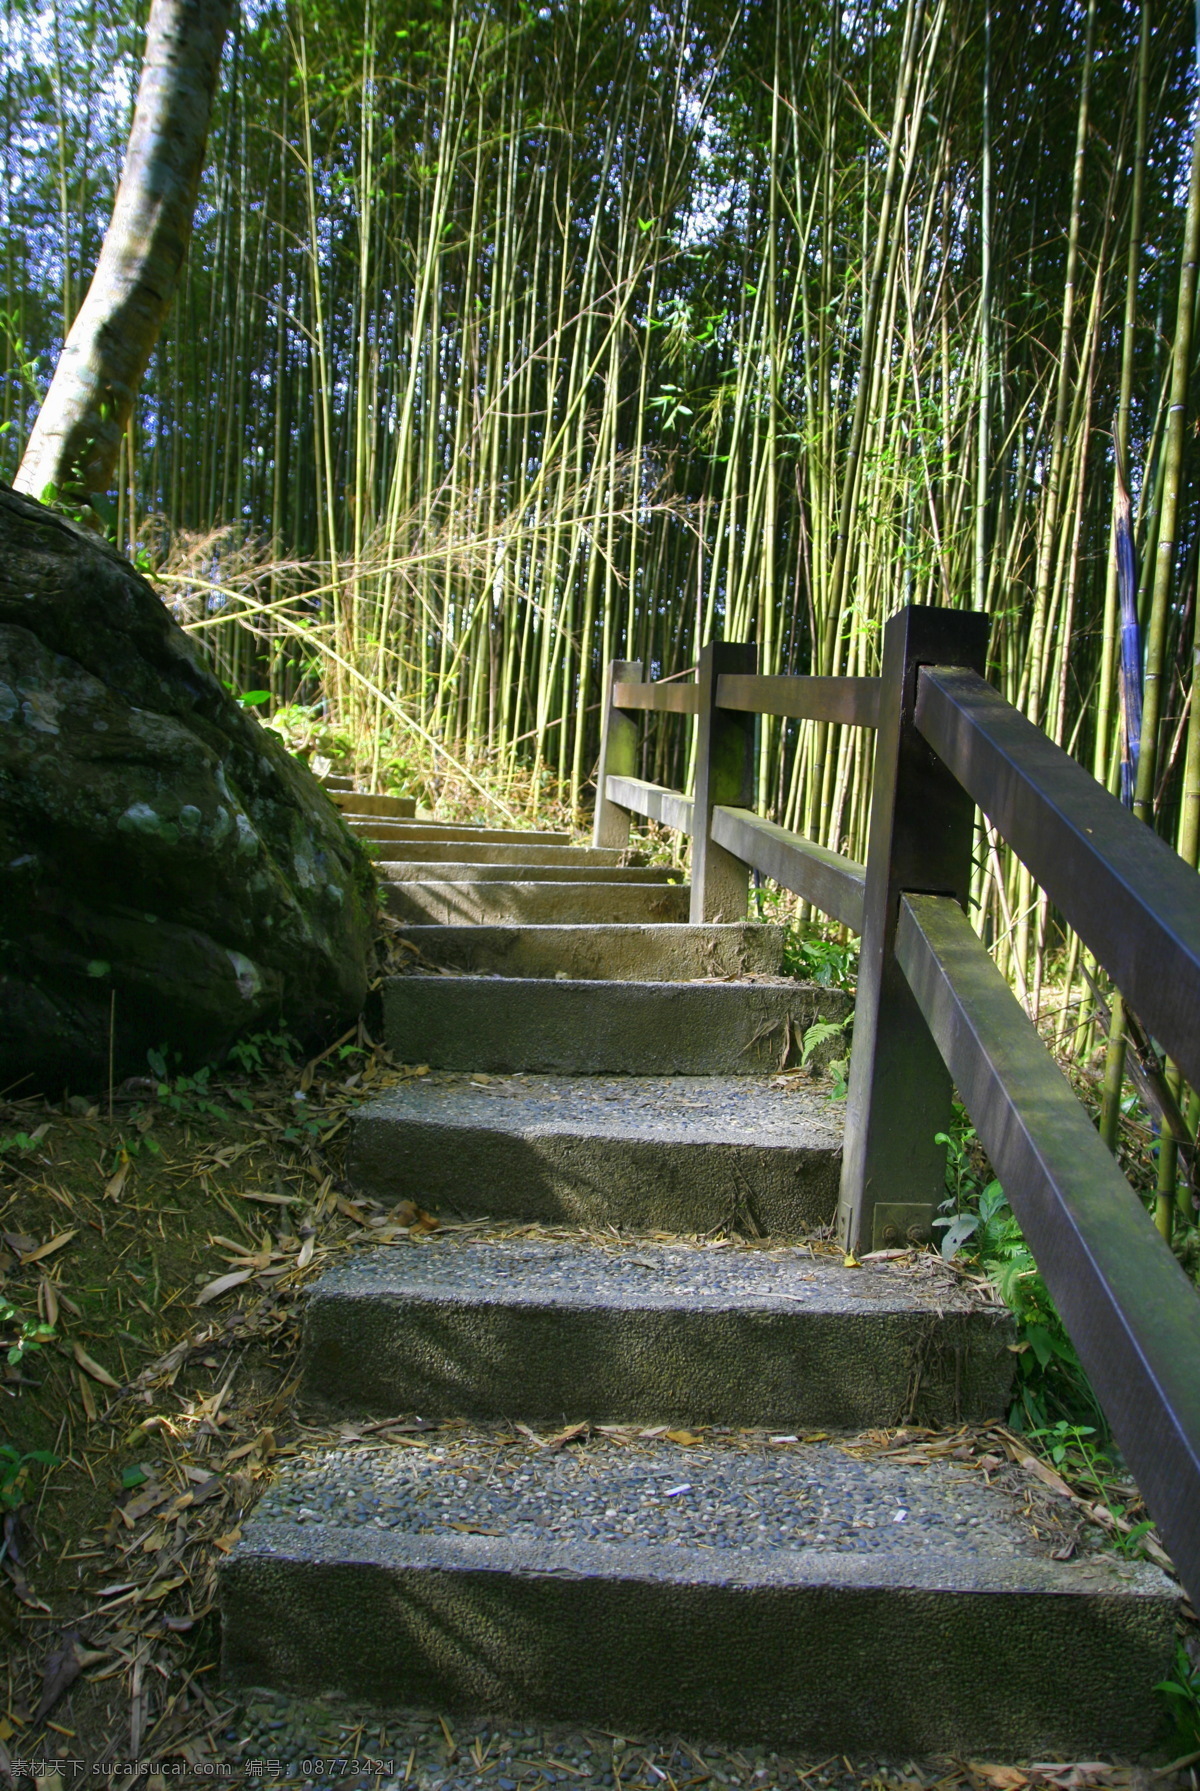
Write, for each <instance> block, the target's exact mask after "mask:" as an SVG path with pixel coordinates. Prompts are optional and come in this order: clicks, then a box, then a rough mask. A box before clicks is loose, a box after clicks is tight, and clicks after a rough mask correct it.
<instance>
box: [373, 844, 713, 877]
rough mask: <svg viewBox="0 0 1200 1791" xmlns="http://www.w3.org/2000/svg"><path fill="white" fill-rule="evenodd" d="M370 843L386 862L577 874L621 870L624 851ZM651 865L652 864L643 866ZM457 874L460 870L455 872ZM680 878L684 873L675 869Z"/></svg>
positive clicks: (666, 873) (663, 873)
mask: <svg viewBox="0 0 1200 1791" xmlns="http://www.w3.org/2000/svg"><path fill="white" fill-rule="evenodd" d="M360 837H361V838H363V839H364V841H365V843H366V844H367V845H376V846H378V848H379V853H380V857H381V859H382V860H383V862H384V864H386V865H393V864H403V863H404V862H405V860H406V859H423V860H424V861H425V862H426V863H427V864H446V865H450V864H469V865H480V864H493V865H522V864H530V865H533V864H537V865H543V864H555V865H568V866H574V867H575V871H576V873H577V874H580V875H582V873H583V872H584V871H587V872H588V874H589V875H590V874H591V873H592V871H593V870H598V869H600V868H601V867H603V868H604V869H606V870H620V869H622V868H624V867H622V863H621V858H622V854H621V853H620V852H619V851H618V849H617V848H616V846H559V845H554V844H551V845H539V844H535V845H528V844H526V842H525V841H524V840H472V839H466V838H464V837H463V836H462V835H459V836H458V837H457V838H456V839H449V840H435V839H400V840H398V839H396V838H394V837H390V836H389V837H388V838H386V839H377V838H374V837H372V836H371V835H366V834H363V835H360ZM641 868H649V867H641ZM452 874H458V873H452ZM670 875H672V873H670V872H669V871H663V870H661V869H660V870H659V871H658V874H657V877H655V878H653V879H649V880H650V881H662V882H665V881H666V880H667V877H668V876H670ZM673 875H674V879H675V880H676V881H678V880H679V879H680V878H681V877H682V875H683V873H682V872H681V871H676V872H674V873H673Z"/></svg>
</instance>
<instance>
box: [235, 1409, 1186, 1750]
mask: <svg viewBox="0 0 1200 1791" xmlns="http://www.w3.org/2000/svg"><path fill="white" fill-rule="evenodd" d="M442 1435H444V1432H443V1433H439V1434H438V1436H437V1437H436V1438H435V1437H433V1436H430V1438H429V1439H428V1440H424V1439H420V1440H419V1439H417V1438H416V1437H415V1436H413V1435H411V1434H410V1435H409V1436H408V1437H407V1441H408V1442H409V1443H410V1444H411V1445H413V1446H411V1447H407V1448H404V1447H402V1446H401V1447H397V1448H388V1447H383V1448H378V1449H377V1448H372V1447H370V1446H365V1445H364V1444H361V1443H360V1444H352V1443H350V1441H349V1439H347V1441H346V1443H345V1444H344V1445H343V1446H335V1447H333V1448H330V1449H327V1450H326V1451H325V1452H323V1453H319V1454H316V1455H313V1456H307V1457H301V1458H297V1459H295V1460H293V1461H291V1462H289V1463H287V1464H286V1465H285V1467H284V1468H283V1471H282V1473H281V1475H280V1479H279V1481H278V1483H277V1484H276V1485H275V1486H274V1487H273V1488H272V1489H271V1490H270V1491H269V1492H268V1493H267V1494H266V1495H265V1496H264V1498H263V1500H262V1501H261V1502H260V1504H259V1506H258V1508H257V1510H256V1511H255V1513H254V1515H253V1516H252V1518H251V1519H250V1520H249V1521H248V1522H247V1523H246V1525H245V1526H244V1529H243V1534H242V1538H241V1541H240V1542H239V1543H238V1544H237V1545H236V1547H235V1548H234V1550H233V1552H232V1554H231V1555H230V1556H229V1558H228V1560H227V1562H226V1563H225V1565H224V1567H223V1569H222V1603H223V1610H224V1657H223V1658H224V1667H225V1672H226V1674H227V1675H228V1677H229V1679H231V1680H232V1681H233V1682H234V1683H240V1684H243V1685H247V1684H249V1685H254V1684H261V1683H270V1684H276V1685H286V1686H288V1687H289V1688H291V1689H293V1690H295V1691H297V1692H304V1693H312V1692H318V1691H321V1690H322V1689H325V1688H329V1687H331V1686H336V1687H339V1688H340V1689H343V1690H345V1691H347V1692H350V1693H353V1694H355V1695H360V1696H363V1697H367V1698H374V1699H376V1700H382V1699H386V1698H388V1697H395V1698H396V1699H397V1700H399V1699H404V1700H405V1701H406V1702H408V1703H411V1704H412V1705H415V1706H423V1707H425V1708H429V1707H433V1708H435V1709H441V1710H444V1711H446V1712H448V1713H449V1712H452V1711H455V1710H465V1711H468V1712H469V1711H478V1710H481V1709H486V1710H490V1711H493V1712H507V1713H509V1715H510V1716H512V1715H518V1716H519V1717H520V1718H522V1719H523V1720H525V1721H530V1720H532V1721H540V1722H546V1721H563V1720H566V1719H568V1718H570V1719H572V1720H573V1721H574V1722H575V1723H576V1724H577V1725H579V1724H582V1725H584V1726H586V1725H589V1724H595V1723H600V1724H601V1725H602V1726H604V1727H609V1728H613V1727H618V1726H619V1725H629V1726H630V1727H632V1728H633V1729H634V1730H635V1731H643V1732H646V1731H650V1732H658V1733H666V1732H669V1731H672V1730H674V1731H676V1732H679V1733H683V1734H689V1733H690V1734H697V1733H699V1734H703V1733H705V1732H706V1731H707V1732H708V1734H710V1735H711V1736H720V1737H724V1738H725V1739H726V1740H736V1739H737V1738H738V1737H739V1736H746V1735H749V1736H757V1737H759V1738H760V1739H761V1740H763V1741H766V1742H768V1743H769V1744H770V1745H771V1746H774V1747H777V1748H780V1747H789V1748H793V1749H795V1748H801V1747H825V1748H826V1750H827V1751H828V1750H829V1749H832V1748H835V1747H836V1748H838V1749H839V1750H840V1751H843V1752H846V1753H850V1752H854V1751H863V1750H865V1749H869V1748H875V1749H881V1750H893V1749H897V1748H907V1749H910V1750H913V1751H924V1752H931V1753H932V1752H937V1751H943V1752H947V1751H956V1752H959V1753H962V1752H964V1751H965V1750H975V1749H984V1748H986V1749H988V1750H989V1753H988V1755H987V1756H985V1757H990V1758H996V1757H997V1754H996V1752H995V1750H998V1749H1001V1748H1006V1747H1007V1748H1009V1749H1011V1750H1012V1752H1014V1753H1016V1752H1023V1753H1027V1752H1029V1751H1031V1750H1033V1749H1038V1748H1050V1747H1052V1746H1057V1745H1062V1746H1066V1747H1086V1746H1088V1745H1090V1746H1092V1747H1095V1746H1098V1745H1100V1746H1102V1745H1109V1746H1125V1747H1131V1748H1132V1747H1135V1746H1137V1747H1141V1746H1147V1745H1151V1744H1152V1743H1153V1741H1154V1740H1155V1738H1156V1735H1157V1732H1158V1717H1157V1714H1156V1713H1155V1711H1154V1709H1153V1707H1152V1706H1151V1705H1149V1704H1148V1703H1147V1699H1146V1688H1148V1687H1149V1686H1150V1685H1152V1684H1153V1683H1154V1681H1155V1680H1156V1679H1157V1678H1160V1677H1161V1676H1162V1674H1163V1671H1164V1669H1165V1668H1166V1666H1167V1664H1168V1662H1169V1659H1170V1654H1171V1649H1172V1646H1173V1636H1174V1623H1175V1609H1176V1594H1175V1588H1174V1587H1173V1586H1172V1585H1171V1584H1170V1582H1169V1581H1168V1580H1167V1579H1166V1578H1165V1576H1164V1575H1162V1574H1161V1573H1160V1572H1159V1571H1158V1569H1156V1568H1154V1567H1151V1566H1149V1565H1148V1564H1146V1563H1144V1562H1123V1561H1119V1560H1117V1559H1115V1558H1114V1557H1112V1556H1111V1555H1110V1556H1103V1555H1098V1554H1093V1553H1088V1552H1087V1551H1086V1550H1083V1551H1081V1552H1080V1553H1079V1554H1078V1556H1077V1557H1076V1558H1075V1559H1072V1560H1071V1561H1066V1560H1063V1559H1056V1558H1055V1557H1054V1553H1053V1549H1052V1546H1051V1540H1050V1539H1049V1538H1048V1537H1047V1535H1046V1533H1045V1531H1044V1529H1043V1533H1042V1534H1038V1529H1039V1528H1041V1527H1042V1526H1035V1524H1034V1523H1033V1522H1032V1521H1031V1520H1030V1519H1029V1518H1027V1517H1026V1516H1025V1514H1024V1509H1025V1508H1024V1507H1023V1506H1022V1505H1020V1504H1018V1503H1015V1502H1014V1501H1013V1500H1011V1499H1010V1498H1009V1497H1008V1496H1007V1495H1006V1494H1005V1493H1004V1492H1003V1491H1002V1490H1001V1489H1000V1488H998V1487H989V1486H988V1485H987V1484H986V1481H985V1478H984V1476H983V1475H982V1474H981V1473H980V1472H979V1470H978V1469H971V1468H969V1467H967V1466H966V1465H965V1464H961V1463H958V1462H953V1461H950V1462H948V1461H945V1460H938V1461H934V1462H928V1463H925V1464H920V1463H917V1462H914V1461H913V1460H912V1459H911V1458H910V1459H908V1460H897V1459H892V1458H890V1457H885V1458H882V1459H881V1458H878V1457H873V1458H864V1457H862V1456H860V1455H859V1454H856V1453H853V1452H852V1451H853V1449H854V1448H855V1445H854V1444H853V1443H851V1444H850V1445H849V1448H843V1447H839V1446H837V1445H836V1444H834V1443H832V1442H830V1441H818V1440H817V1439H815V1438H810V1439H809V1440H808V1441H807V1442H804V1441H800V1440H798V1441H796V1442H794V1443H793V1442H791V1441H790V1440H789V1441H783V1440H782V1439H781V1440H780V1441H779V1442H777V1443H776V1444H774V1445H771V1444H770V1443H766V1444H760V1445H757V1446H753V1445H749V1444H739V1439H738V1438H737V1437H736V1435H733V1434H731V1435H729V1436H724V1437H718V1436H716V1435H713V1434H711V1433H710V1434H709V1435H707V1436H704V1437H702V1438H701V1437H697V1436H696V1434H695V1433H683V1432H681V1433H680V1434H679V1436H678V1437H673V1436H672V1435H671V1434H670V1433H666V1434H662V1433H658V1432H656V1433H654V1434H645V1433H643V1434H640V1435H635V1436H630V1437H629V1439H628V1440H627V1441H626V1442H624V1443H618V1442H616V1441H615V1440H614V1439H613V1438H612V1437H611V1436H602V1437H599V1438H597V1437H594V1436H588V1437H583V1436H581V1437H579V1438H577V1439H576V1440H575V1441H570V1440H569V1438H568V1436H567V1435H566V1434H565V1433H564V1434H562V1435H560V1436H559V1437H558V1439H557V1441H558V1443H559V1445H560V1446H558V1447H555V1446H553V1443H554V1441H555V1439H543V1446H541V1447H537V1446H531V1445H530V1444H529V1443H528V1442H527V1441H526V1440H525V1439H522V1438H520V1437H517V1436H514V1435H513V1434H512V1432H508V1433H507V1434H505V1433H501V1432H500V1431H499V1430H497V1431H496V1432H494V1433H493V1434H492V1435H491V1436H486V1435H480V1434H479V1433H477V1432H476V1433H474V1434H472V1433H469V1432H468V1433H465V1434H462V1433H460V1438H459V1440H458V1441H457V1442H449V1443H445V1442H442V1441H441V1440H440V1438H441V1436H442ZM397 1440H398V1442H399V1441H400V1439H399V1437H398V1439H397ZM1054 1534H1055V1533H1054V1532H1053V1531H1051V1536H1054ZM1058 1534H1059V1535H1061V1532H1059V1533H1058ZM1055 1540H1057V1537H1055ZM368 1640H369V1646H368V1645H367V1643H368ZM985 1658H986V1664H987V1671H985V1672H982V1673H981V1672H980V1670H979V1668H980V1662H981V1660H983V1659H985ZM1049 1662H1054V1671H1053V1673H1048V1672H1047V1664H1048V1663H1049ZM930 1686H936V1687H937V1696H936V1697H934V1698H930V1697H928V1696H927V1695H926V1693H927V1690H928V1688H929V1687H930ZM622 1732H624V1733H627V1732H628V1729H625V1728H623V1729H622ZM1043 1757H1044V1756H1043Z"/></svg>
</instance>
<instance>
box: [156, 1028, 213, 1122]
mask: <svg viewBox="0 0 1200 1791" xmlns="http://www.w3.org/2000/svg"><path fill="white" fill-rule="evenodd" d="M146 1062H147V1063H148V1064H149V1065H150V1068H151V1069H152V1070H153V1072H154V1075H155V1077H156V1079H157V1085H156V1087H155V1090H154V1095H155V1099H156V1100H157V1101H158V1103H159V1105H160V1106H162V1107H166V1108H167V1109H168V1111H169V1112H171V1113H175V1114H178V1116H179V1118H180V1119H187V1118H190V1117H192V1116H194V1115H199V1114H202V1113H207V1114H211V1115H212V1116H213V1117H214V1118H215V1119H224V1117H225V1109H224V1108H223V1107H222V1106H221V1105H220V1104H219V1103H218V1102H217V1101H214V1100H213V1098H212V1095H211V1094H210V1092H209V1078H210V1077H211V1075H212V1071H211V1069H210V1068H209V1067H208V1065H207V1064H202V1065H201V1067H200V1068H199V1069H198V1070H195V1071H193V1073H192V1074H191V1075H190V1076H179V1075H176V1076H174V1077H172V1076H171V1074H170V1072H169V1071H168V1068H167V1048H166V1046H165V1045H163V1046H162V1047H161V1048H160V1049H159V1050H157V1051H147V1053H146Z"/></svg>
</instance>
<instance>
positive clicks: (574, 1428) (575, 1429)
mask: <svg viewBox="0 0 1200 1791" xmlns="http://www.w3.org/2000/svg"><path fill="white" fill-rule="evenodd" d="M591 1428H592V1427H591V1425H590V1424H589V1423H588V1421H587V1420H586V1419H585V1420H584V1421H583V1423H582V1424H568V1425H567V1428H566V1429H565V1430H560V1431H559V1432H558V1433H557V1435H556V1436H552V1437H547V1438H546V1443H545V1447H546V1448H547V1449H561V1448H562V1447H563V1445H564V1444H565V1443H573V1442H574V1441H575V1439H576V1437H585V1436H586V1435H587V1433H588V1431H589V1430H590V1429H591Z"/></svg>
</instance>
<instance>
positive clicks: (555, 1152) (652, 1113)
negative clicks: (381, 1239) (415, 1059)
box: [348, 979, 842, 1237]
mask: <svg viewBox="0 0 1200 1791" xmlns="http://www.w3.org/2000/svg"><path fill="white" fill-rule="evenodd" d="M442 981H443V984H444V986H446V987H449V986H451V982H450V979H442ZM841 1118H842V1109H841V1105H840V1104H839V1103H836V1102H833V1101H830V1100H829V1099H828V1098H826V1096H825V1095H823V1094H821V1093H817V1092H809V1091H807V1090H806V1091H794V1092H790V1093H783V1092H781V1091H780V1090H778V1089H776V1088H773V1087H772V1086H771V1085H770V1083H769V1082H768V1081H762V1080H756V1079H753V1078H749V1077H743V1076H651V1077H640V1076H612V1077H603V1076H581V1077H569V1076H538V1075H520V1076H513V1077H510V1078H504V1079H502V1080H498V1081H497V1080H491V1079H489V1080H488V1081H487V1082H486V1083H479V1082H473V1081H472V1080H470V1078H469V1077H468V1076H466V1075H460V1074H438V1073H437V1072H435V1073H433V1074H431V1075H429V1076H427V1077H424V1078H420V1079H417V1080H414V1081H411V1082H406V1083H403V1084H402V1085H401V1086H400V1087H399V1088H396V1089H392V1090H391V1091H389V1092H388V1093H387V1094H383V1095H380V1096H378V1097H377V1098H376V1099H374V1100H372V1101H370V1102H369V1103H368V1104H367V1105H365V1106H363V1107H361V1108H360V1109H359V1110H358V1112H357V1114H356V1115H355V1117H354V1120H353V1123H352V1130H351V1136H350V1150H349V1158H348V1173H349V1176H350V1179H351V1181H352V1182H353V1183H354V1185H355V1187H356V1188H358V1189H360V1190H361V1191H362V1192H364V1193H366V1194H368V1195H371V1196H373V1197H374V1198H376V1199H385V1200H386V1199H404V1198H406V1199H412V1200H416V1201H417V1202H418V1203H419V1204H420V1205H422V1206H424V1207H429V1208H432V1209H434V1210H435V1211H439V1212H445V1211H446V1210H450V1211H454V1212H458V1213H468V1214H470V1213H487V1214H490V1215H491V1216H493V1217H505V1218H510V1217H511V1218H521V1219H531V1220H550V1221H553V1222H558V1223H562V1222H566V1223H568V1224H573V1225H585V1226H589V1227H592V1228H599V1229H602V1228H604V1227H606V1226H609V1225H616V1226H618V1227H619V1228H621V1229H624V1230H636V1231H651V1230H655V1229H661V1230H664V1231H670V1232H708V1231H714V1230H716V1229H717V1228H719V1227H729V1226H733V1225H740V1226H741V1227H742V1228H743V1229H745V1230H748V1231H749V1230H752V1229H757V1230H758V1231H759V1232H760V1233H763V1234H771V1233H774V1234H782V1235H784V1236H793V1237H794V1236H798V1235H801V1234H803V1233H805V1232H811V1231H815V1230H817V1229H818V1228H819V1227H820V1226H822V1225H827V1224H828V1223H829V1222H830V1221H831V1220H832V1218H833V1215H834V1211H835V1209H836V1205H837V1190H838V1177H839V1174H840V1170H841Z"/></svg>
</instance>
